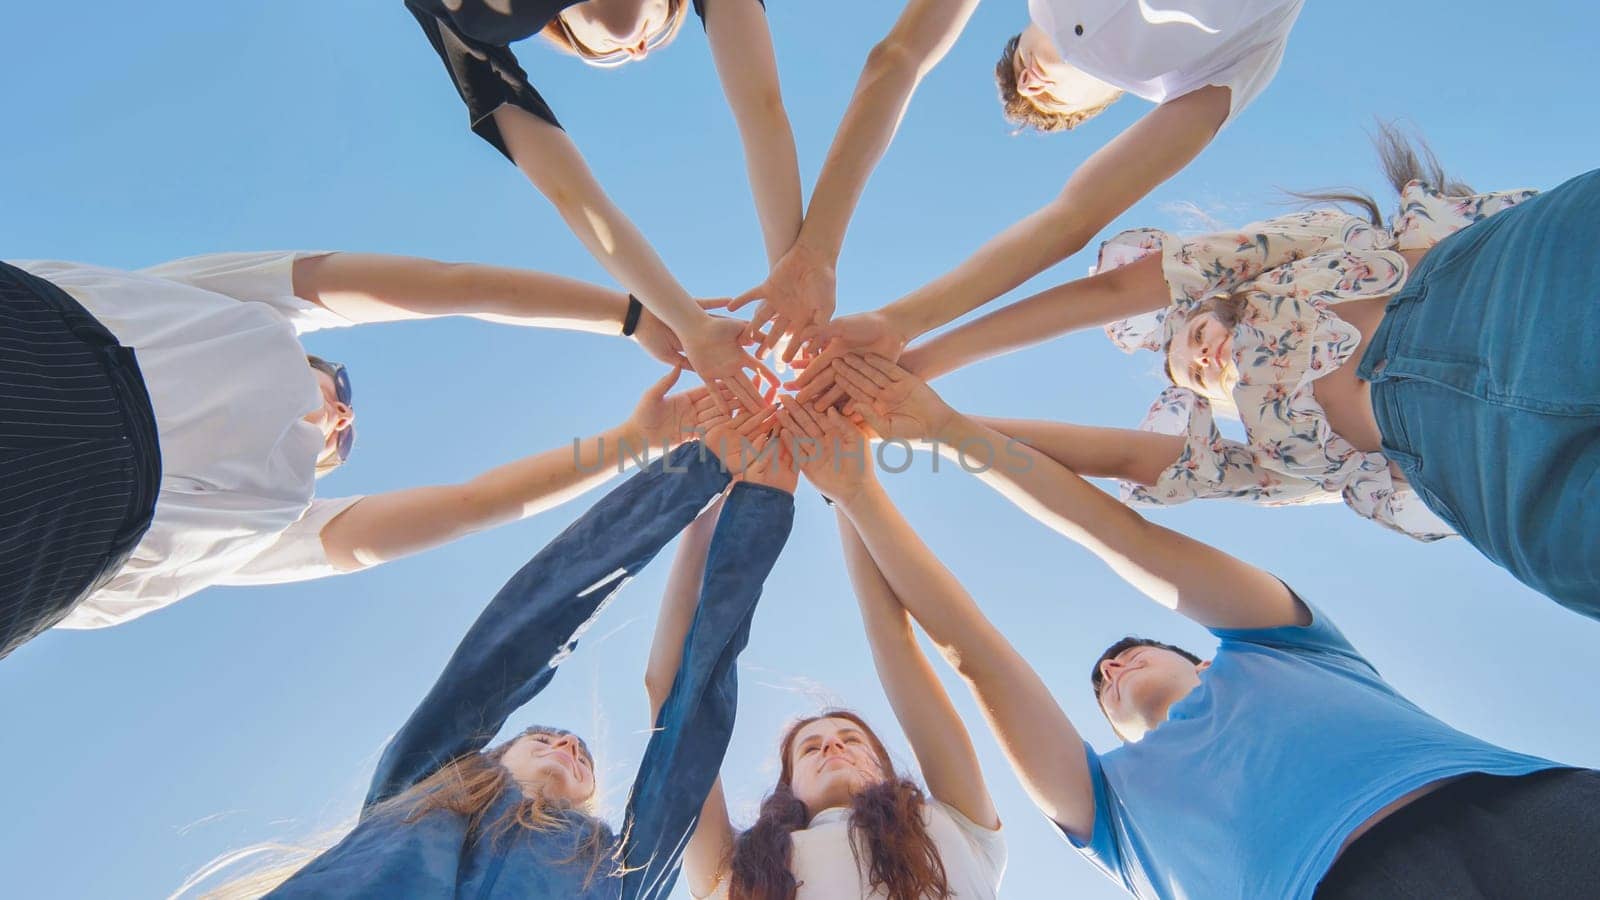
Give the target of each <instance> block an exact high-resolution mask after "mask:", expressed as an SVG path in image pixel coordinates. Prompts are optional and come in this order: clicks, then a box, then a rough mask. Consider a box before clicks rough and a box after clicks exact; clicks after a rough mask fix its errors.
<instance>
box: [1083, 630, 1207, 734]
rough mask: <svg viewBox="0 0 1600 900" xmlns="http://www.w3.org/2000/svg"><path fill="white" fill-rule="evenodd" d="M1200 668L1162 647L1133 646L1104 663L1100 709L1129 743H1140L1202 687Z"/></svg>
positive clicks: (1204, 666)
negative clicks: (1172, 710)
mask: <svg viewBox="0 0 1600 900" xmlns="http://www.w3.org/2000/svg"><path fill="white" fill-rule="evenodd" d="M1210 665H1211V663H1209V662H1203V663H1199V664H1198V665H1197V664H1195V663H1192V662H1190V661H1189V660H1187V659H1185V658H1183V657H1182V656H1180V655H1179V654H1177V653H1174V652H1172V651H1171V650H1166V649H1163V648H1161V647H1143V646H1136V647H1129V648H1128V649H1126V650H1124V651H1122V652H1121V653H1118V654H1117V655H1116V656H1113V657H1111V658H1110V659H1105V660H1102V661H1101V662H1100V674H1101V678H1102V679H1103V683H1104V687H1102V688H1101V691H1100V708H1101V709H1102V710H1103V711H1104V712H1105V714H1106V718H1107V719H1109V720H1110V721H1111V727H1112V728H1114V729H1116V732H1117V734H1118V736H1120V737H1121V738H1122V739H1123V740H1125V741H1137V740H1139V739H1140V738H1142V737H1144V736H1145V733H1146V732H1149V731H1150V730H1151V729H1153V728H1155V727H1156V726H1157V725H1160V724H1161V723H1162V722H1165V721H1166V720H1167V710H1168V709H1170V708H1171V707H1172V704H1174V703H1177V702H1178V701H1179V700H1182V699H1183V698H1184V697H1186V696H1188V695H1189V692H1190V691H1193V690H1194V689H1195V688H1196V687H1199V686H1200V673H1201V672H1204V671H1205V670H1206V668H1207V667H1208V666H1210Z"/></svg>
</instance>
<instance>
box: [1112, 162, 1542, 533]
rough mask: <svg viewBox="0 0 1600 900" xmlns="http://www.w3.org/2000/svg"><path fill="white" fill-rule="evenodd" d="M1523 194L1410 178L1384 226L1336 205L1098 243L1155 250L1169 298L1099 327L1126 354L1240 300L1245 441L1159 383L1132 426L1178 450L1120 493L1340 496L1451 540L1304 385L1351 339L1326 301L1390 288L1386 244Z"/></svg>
mask: <svg viewBox="0 0 1600 900" xmlns="http://www.w3.org/2000/svg"><path fill="white" fill-rule="evenodd" d="M1535 193H1536V192H1534V191H1514V192H1504V193H1495V194H1482V195H1477V196H1471V197H1449V196H1445V195H1442V194H1439V193H1436V192H1434V191H1431V190H1429V189H1428V188H1426V187H1424V186H1423V185H1422V183H1421V182H1416V181H1413V182H1411V183H1410V184H1408V185H1406V187H1405V190H1404V191H1402V192H1401V195H1400V213H1399V215H1398V216H1397V217H1396V218H1395V227H1394V230H1393V232H1390V231H1387V230H1384V229H1382V228H1379V227H1376V226H1374V225H1373V224H1372V223H1370V222H1368V221H1367V220H1365V219H1362V218H1360V217H1357V216H1353V215H1350V214H1348V213H1345V212H1342V211H1340V210H1335V209H1315V210H1309V211H1306V212H1300V213H1295V214H1292V215H1286V216H1280V217H1278V218H1275V219H1269V220H1266V221H1263V222H1256V223H1253V224H1250V225H1246V226H1245V227H1244V228H1242V229H1240V230H1239V231H1236V232H1225V233H1219V234H1208V235H1203V236H1200V237H1196V238H1190V239H1184V238H1181V237H1178V236H1175V235H1172V234H1169V233H1167V232H1163V231H1159V230H1156V229H1148V228H1144V229H1135V230H1132V231H1125V232H1123V233H1121V234H1119V235H1117V236H1116V237H1113V238H1112V239H1111V240H1109V241H1107V242H1106V243H1105V244H1104V245H1103V246H1102V247H1101V251H1100V265H1099V269H1100V271H1105V270H1107V269H1112V268H1116V267H1118V266H1122V265H1126V264H1128V263H1130V262H1132V261H1134V260H1136V259H1140V258H1142V257H1144V256H1146V255H1148V254H1151V253H1160V254H1161V257H1162V271H1163V274H1164V276H1165V278H1166V281H1167V286H1168V288H1169V289H1170V291H1171V296H1172V303H1171V305H1169V306H1168V307H1167V308H1166V309H1164V310H1161V311H1159V312H1155V313H1150V314H1147V315H1143V316H1138V317H1135V318H1132V319H1124V320H1122V321H1119V322H1114V323H1112V324H1110V325H1108V326H1106V334H1107V335H1108V336H1109V337H1110V338H1111V340H1112V342H1113V343H1115V344H1116V345H1117V346H1118V347H1121V348H1122V349H1123V350H1124V351H1126V352H1129V353H1132V352H1133V351H1135V350H1138V349H1141V348H1142V349H1146V350H1154V351H1157V352H1165V349H1166V346H1167V343H1168V341H1169V340H1170V339H1171V338H1172V337H1173V335H1174V333H1175V329H1176V328H1177V327H1179V325H1180V324H1181V322H1182V321H1183V320H1184V318H1185V316H1186V314H1187V313H1188V312H1190V311H1191V310H1193V309H1194V308H1195V307H1196V306H1197V305H1198V304H1199V303H1200V302H1201V301H1203V300H1205V299H1207V298H1208V297H1212V296H1215V295H1217V294H1236V295H1238V296H1240V297H1243V298H1244V300H1245V312H1244V314H1243V316H1242V317H1241V319H1240V321H1239V324H1238V325H1237V326H1235V327H1234V330H1233V362H1234V365H1235V367H1236V369H1237V370H1238V373H1239V381H1238V383H1237V384H1236V385H1235V386H1234V388H1233V391H1232V400H1233V404H1234V406H1235V408H1236V409H1237V411H1238V415H1239V419H1240V420H1241V421H1242V422H1243V423H1244V428H1245V434H1246V436H1247V440H1246V441H1245V442H1242V443H1241V442H1239V441H1233V440H1228V439H1226V438H1224V437H1222V435H1221V434H1220V432H1219V431H1218V430H1217V427H1216V424H1215V421H1214V419H1213V413H1212V409H1211V403H1210V402H1209V401H1208V400H1207V399H1206V398H1204V397H1202V396H1200V395H1199V394H1197V393H1195V392H1194V391H1191V390H1189V389H1187V388H1181V387H1176V386H1174V387H1169V388H1167V389H1166V390H1165V391H1163V392H1162V394H1161V396H1160V397H1159V398H1157V400H1156V402H1155V403H1154V404H1153V405H1152V406H1151V407H1150V411H1149V413H1147V414H1146V416H1145V419H1144V421H1143V422H1142V423H1141V424H1140V426H1139V427H1140V428H1141V429H1143V430H1146V431H1154V432H1159V433H1162V434H1172V435H1181V436H1183V437H1184V438H1186V443H1185V445H1184V448H1183V451H1182V452H1181V453H1180V454H1179V456H1178V459H1177V461H1176V462H1174V463H1173V464H1172V465H1171V466H1169V467H1168V468H1167V469H1166V470H1165V471H1163V472H1162V473H1161V476H1160V478H1158V479H1157V480H1156V482H1155V484H1152V485H1141V484H1134V483H1131V482H1123V483H1122V498H1123V501H1124V502H1129V503H1134V504H1140V505H1153V506H1168V505H1172V504H1177V503H1182V502H1184V501H1187V500H1193V499H1196V498H1214V497H1226V498H1233V499H1241V500H1248V501H1250V502H1252V503H1259V504H1262V505H1266V506H1282V505H1288V504H1300V503H1325V502H1332V501H1335V500H1340V499H1342V500H1343V501H1344V502H1345V503H1346V504H1347V505H1348V506H1349V507H1350V508H1351V509H1353V510H1355V511H1356V513H1357V514H1359V515H1361V516H1364V517H1365V518H1368V519H1372V520H1373V521H1376V522H1378V523H1379V524H1381V525H1384V526H1387V527H1389V528H1392V529H1394V530H1396V531H1399V532H1401V533H1403V534H1407V535H1410V536H1411V537H1414V538H1417V539H1418V540H1424V541H1433V540H1438V539H1439V538H1443V537H1448V536H1450V535H1452V534H1454V532H1453V531H1452V530H1451V529H1450V527H1449V526H1448V525H1446V524H1445V523H1444V522H1443V521H1442V520H1441V519H1439V517H1437V516H1436V515H1434V514H1433V512H1432V511H1431V510H1429V509H1428V508H1427V507H1426V506H1425V505H1423V503H1422V500H1421V499H1420V498H1419V497H1417V496H1416V494H1415V493H1414V492H1413V491H1412V490H1410V489H1409V488H1408V487H1407V486H1405V484H1404V483H1403V482H1402V483H1400V484H1396V483H1395V481H1394V479H1393V478H1392V476H1391V475H1390V472H1389V460H1388V459H1387V458H1386V457H1385V456H1384V455H1383V454H1382V453H1366V452H1363V451H1361V450H1358V449H1356V448H1355V447H1353V446H1351V445H1350V443H1349V442H1348V441H1346V440H1345V439H1344V438H1342V437H1340V436H1339V435H1338V434H1336V433H1335V432H1334V431H1333V429H1332V428H1331V427H1330V426H1329V424H1328V420H1327V416H1326V415H1325V414H1324V412H1323V410H1322V407H1321V405H1320V404H1318V403H1317V400H1316V396H1315V393H1314V387H1315V383H1316V380H1317V379H1318V378H1321V377H1322V376H1324V375H1326V374H1328V373H1329V372H1332V371H1334V370H1335V369H1337V368H1339V367H1340V366H1342V365H1345V364H1346V363H1349V362H1351V361H1352V360H1351V358H1352V357H1353V356H1354V354H1355V351H1356V348H1357V347H1358V346H1360V344H1361V337H1362V336H1361V333H1360V331H1358V330H1357V329H1356V328H1355V327H1354V326H1352V325H1350V324H1349V323H1348V322H1345V321H1344V320H1343V319H1341V318H1340V317H1339V315H1338V312H1337V307H1338V304H1340V303H1344V302H1346V301H1350V300H1363V299H1369V298H1376V297H1386V296H1389V295H1391V294H1393V293H1394V292H1395V291H1397V290H1398V289H1399V288H1400V287H1401V285H1403V284H1404V283H1405V280H1406V276H1407V274H1408V266H1407V264H1406V261H1405V259H1404V258H1403V257H1402V256H1401V255H1400V253H1399V251H1401V250H1418V249H1425V248H1428V247H1431V246H1433V245H1434V244H1436V243H1438V242H1439V241H1440V240H1442V239H1443V238H1445V237H1448V236H1449V235H1451V234H1453V233H1455V232H1456V231H1458V230H1460V229H1462V228H1465V227H1466V226H1468V225H1470V224H1472V223H1473V222H1476V221H1479V220H1481V219H1484V218H1487V217H1488V216H1490V215H1493V214H1494V213H1496V212H1499V211H1500V210H1503V209H1507V208H1509V207H1511V206H1514V205H1516V204H1517V203H1520V202H1522V201H1524V200H1526V199H1528V198H1529V197H1532V196H1533V195H1534V194H1535ZM1174 311H1176V312H1177V313H1178V315H1176V316H1174V315H1171V313H1172V312H1174ZM1357 362H1359V360H1357Z"/></svg>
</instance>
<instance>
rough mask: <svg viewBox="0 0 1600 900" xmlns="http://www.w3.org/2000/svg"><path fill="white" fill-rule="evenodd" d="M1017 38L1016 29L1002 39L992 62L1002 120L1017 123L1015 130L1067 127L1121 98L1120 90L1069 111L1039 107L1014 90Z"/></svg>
mask: <svg viewBox="0 0 1600 900" xmlns="http://www.w3.org/2000/svg"><path fill="white" fill-rule="evenodd" d="M1021 42H1022V35H1021V34H1020V33H1018V34H1016V35H1014V36H1013V37H1012V38H1011V40H1009V41H1006V45H1005V49H1003V50H1001V51H1000V61H999V62H997V63H995V65H994V81H995V86H996V87H998V88H999V89H1000V109H1001V111H1002V113H1003V114H1004V115H1005V117H1006V121H1007V122H1010V123H1011V124H1013V125H1015V126H1017V131H1018V132H1021V131H1024V130H1027V129H1029V128H1031V129H1033V130H1034V131H1037V132H1040V133H1041V134H1051V133H1053V132H1057V131H1070V130H1071V129H1074V128H1077V127H1078V126H1079V125H1082V124H1083V123H1084V122H1087V121H1089V120H1090V119H1092V118H1094V117H1095V116H1098V115H1100V114H1101V113H1103V112H1105V111H1106V109H1107V107H1109V106H1111V104H1113V103H1115V102H1117V101H1118V100H1120V99H1122V92H1120V91H1118V92H1117V93H1115V94H1112V95H1111V97H1110V99H1108V100H1106V101H1105V102H1104V103H1101V104H1099V105H1098V106H1086V107H1084V108H1082V109H1075V110H1073V111H1071V112H1057V111H1055V110H1048V109H1041V108H1040V107H1039V106H1038V104H1036V103H1034V102H1033V101H1032V100H1030V99H1028V98H1027V97H1025V96H1023V95H1022V92H1021V91H1019V90H1017V70H1016V67H1015V65H1014V62H1015V60H1016V58H1017V45H1018V44H1020V43H1021Z"/></svg>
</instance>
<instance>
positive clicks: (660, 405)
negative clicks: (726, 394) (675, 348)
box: [628, 365, 715, 449]
mask: <svg viewBox="0 0 1600 900" xmlns="http://www.w3.org/2000/svg"><path fill="white" fill-rule="evenodd" d="M682 374H683V366H681V365H677V366H673V367H672V371H671V372H668V373H667V374H666V376H664V377H663V378H661V379H660V380H659V381H657V382H656V383H655V384H652V385H650V387H649V388H647V389H646V390H645V392H644V396H643V397H640V398H639V404H638V405H637V406H635V407H634V408H633V413H632V415H630V416H628V427H629V428H630V430H632V431H633V432H634V433H635V434H636V435H637V436H638V437H640V438H641V439H643V441H644V442H645V445H646V446H647V447H661V448H663V449H670V448H672V447H676V446H678V445H679V444H682V443H683V442H685V441H687V440H688V439H689V438H691V437H693V436H694V435H695V434H696V433H698V430H699V428H700V423H701V419H702V418H704V417H705V416H706V414H707V410H711V411H714V410H715V405H714V404H713V403H712V401H711V391H710V390H709V389H707V388H704V387H698V388H694V389H693V390H688V391H679V392H678V393H676V394H668V393H667V391H669V390H671V389H672V386H673V385H674V384H677V382H678V377H679V376H680V375H682Z"/></svg>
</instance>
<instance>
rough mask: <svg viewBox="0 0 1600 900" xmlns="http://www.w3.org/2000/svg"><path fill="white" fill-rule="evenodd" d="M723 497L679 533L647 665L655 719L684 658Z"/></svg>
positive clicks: (648, 689) (646, 669)
mask: <svg viewBox="0 0 1600 900" xmlns="http://www.w3.org/2000/svg"><path fill="white" fill-rule="evenodd" d="M721 510H722V501H721V500H718V501H717V502H716V503H715V504H713V505H712V506H711V508H710V509H707V510H706V511H705V512H703V513H701V514H700V517H699V518H697V519H695V520H694V522H692V523H691V524H690V525H689V527H688V528H685V529H684V530H683V534H681V535H680V536H679V537H678V552H677V553H676V554H675V555H674V556H673V558H672V570H671V571H670V572H669V573H668V574H667V587H666V590H665V591H664V592H663V593H662V597H661V614H660V616H659V617H658V618H657V619H656V630H655V637H654V638H653V639H652V640H651V642H650V660H649V662H648V663H646V665H645V679H644V680H645V692H646V694H647V695H648V696H649V698H650V718H651V720H652V721H654V720H655V717H656V714H657V713H658V712H660V711H661V704H662V703H665V702H666V699H667V693H668V692H669V691H671V690H672V681H673V679H674V678H676V677H677V674H678V666H679V664H680V663H682V662H683V640H684V638H685V637H686V636H687V635H688V634H689V625H690V623H691V622H693V621H694V612H695V609H696V608H697V607H698V606H699V603H700V583H701V581H702V580H703V579H704V577H705V570H706V553H707V552H708V551H709V550H710V549H711V535H712V534H713V533H714V531H715V529H716V527H717V515H718V513H720V512H721Z"/></svg>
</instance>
